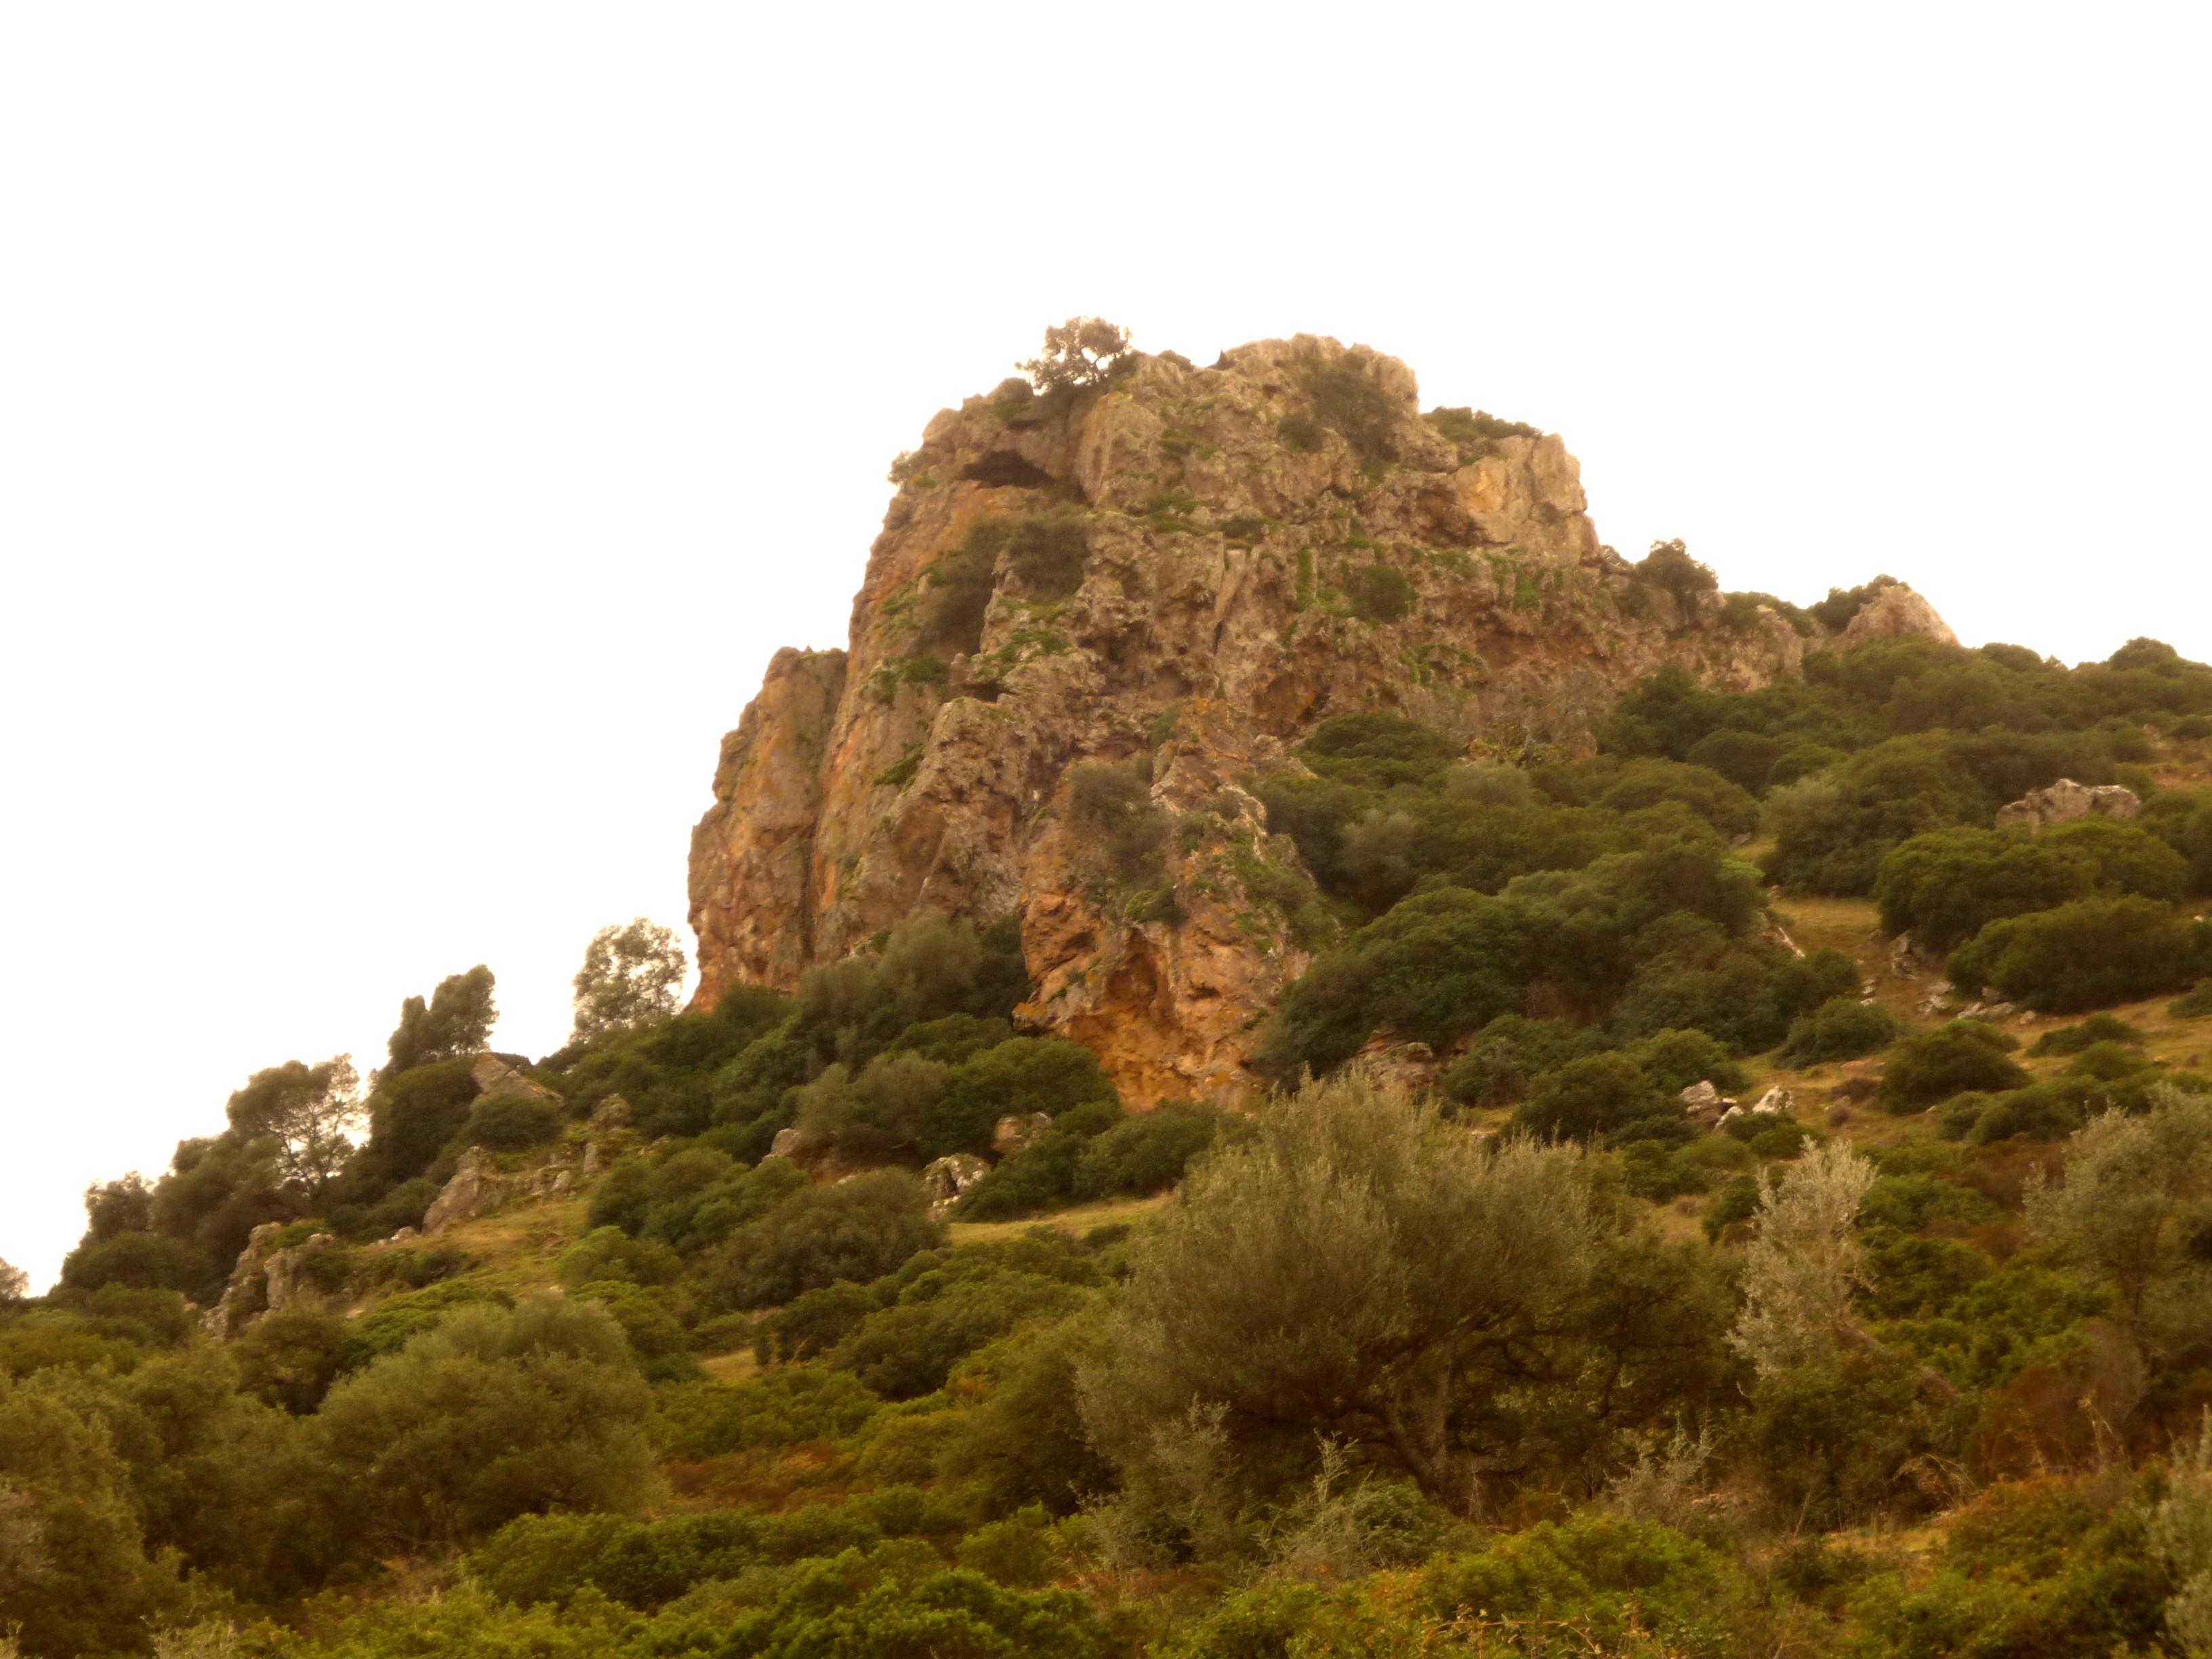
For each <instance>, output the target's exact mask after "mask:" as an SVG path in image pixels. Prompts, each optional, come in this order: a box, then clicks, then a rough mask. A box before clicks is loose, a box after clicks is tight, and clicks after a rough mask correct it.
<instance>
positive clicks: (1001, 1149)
mask: <svg viewBox="0 0 2212 1659" xmlns="http://www.w3.org/2000/svg"><path fill="white" fill-rule="evenodd" d="M1051 1127H1052V1115H1051V1114H1050V1113H1048V1112H1031V1113H1030V1115H1028V1116H1027V1117H1018V1116H1013V1117H1002V1118H1000V1120H999V1123H998V1127H996V1128H994V1130H992V1131H991V1150H992V1151H993V1152H996V1153H997V1154H998V1155H999V1156H1000V1158H1018V1157H1020V1156H1021V1154H1022V1153H1024V1152H1027V1151H1028V1150H1029V1149H1030V1147H1031V1146H1035V1145H1036V1141H1037V1137H1038V1136H1040V1135H1042V1134H1043V1133H1044V1132H1045V1131H1046V1130H1048V1129H1049V1128H1051Z"/></svg>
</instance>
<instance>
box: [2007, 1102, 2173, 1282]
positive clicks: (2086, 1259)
mask: <svg viewBox="0 0 2212 1659" xmlns="http://www.w3.org/2000/svg"><path fill="white" fill-rule="evenodd" d="M2150 1099H2151V1109H2150V1110H2148V1112H2145V1113H2143V1114H2142V1115H2141V1116H2138V1117H2130V1116H2128V1115H2125V1114H2124V1113H2121V1112H2105V1113H2101V1114H2100V1115H2098V1116H2096V1117H2093V1118H2092V1119H2090V1121H2088V1122H2087V1124H2086V1125H2084V1126H2083V1127H2081V1128H2080V1129H2078V1130H2076V1131H2075V1133H2074V1135H2073V1137H2072V1139H2069V1141H2068V1142H2067V1143H2066V1172H2065V1179H2064V1181H2063V1183H2062V1184H2060V1185H2057V1186H2051V1185H2050V1184H2049V1183H2047V1182H2034V1183H2033V1184H2031V1186H2030V1187H2029V1188H2028V1191H2027V1223H2028V1229H2029V1231H2030V1232H2031V1233H2032V1234H2033V1236H2034V1237H2036V1239H2037V1240H2038V1241H2039V1242H2040V1243H2047V1244H2051V1245H2053V1246H2055V1247H2056V1248H2057V1249H2059V1250H2060V1251H2061V1252H2063V1254H2065V1255H2069V1256H2071V1257H2073V1258H2074V1259H2075V1261H2080V1262H2081V1263H2082V1264H2083V1265H2084V1266H2087V1267H2092V1268H2093V1269H2095V1270H2096V1271H2097V1272H2100V1273H2103V1274H2104V1275H2105V1276H2106V1278H2107V1279H2111V1280H2112V1285H2113V1286H2114V1288H2115V1289H2116V1290H2118V1292H2119V1296H2120V1304H2121V1306H2122V1307H2123V1308H2124V1309H2125V1310H2127V1313H2128V1315H2129V1316H2130V1318H2136V1317H2138V1316H2141V1315H2142V1312H2143V1310H2144V1304H2145V1300H2146V1297H2147V1294H2148V1292H2149V1291H2152V1289H2153V1288H2154V1286H2157V1285H2160V1282H2161V1281H2165V1280H2168V1279H2172V1278H2173V1277H2174V1276H2175V1275H2176V1274H2177V1273H2182V1272H2184V1271H2185V1270H2186V1269H2190V1268H2192V1267H2194V1265H2195V1264H2194V1263H2192V1262H2191V1261H2190V1259H2189V1258H2190V1255H2191V1249H2192V1248H2193V1245H2194V1243H2195V1241H2196V1240H2197V1239H2198V1238H2201V1237H2203V1232H2202V1231H2201V1230H2202V1229H2203V1226H2204V1225H2205V1222H2206V1219H2207V1216H2208V1212H2212V1099H2207V1098H2206V1097H2203V1096H2202V1095H2189V1094H2184V1093H2182V1092H2181V1091H2179V1090H2178V1089H2175V1088H2173V1087H2172V1086H2171V1085H2160V1087H2158V1088H2156V1089H2154V1090H2153V1091H2151V1096H2150Z"/></svg>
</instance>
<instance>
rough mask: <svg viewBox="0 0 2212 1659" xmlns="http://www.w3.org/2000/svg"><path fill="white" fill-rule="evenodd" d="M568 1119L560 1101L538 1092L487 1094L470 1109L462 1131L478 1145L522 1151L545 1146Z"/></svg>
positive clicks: (496, 1150)
mask: <svg viewBox="0 0 2212 1659" xmlns="http://www.w3.org/2000/svg"><path fill="white" fill-rule="evenodd" d="M565 1121H567V1115H566V1114H565V1113H564V1112H562V1109H561V1103H560V1102H558V1101H555V1100H541V1099H539V1098H538V1097H536V1096H535V1095H520V1094H500V1095H485V1096H484V1097H482V1098H481V1099H479V1100H478V1101H477V1103H476V1105H475V1107H474V1108H473V1109H471V1111H470V1113H469V1121H468V1123H467V1125H466V1126H465V1127H464V1129H463V1130H462V1133H463V1134H464V1135H465V1137H466V1138H467V1139H469V1140H470V1141H471V1143H473V1144H474V1145H476V1146H489V1147H490V1148H491V1149H492V1150H493V1151H495V1152H525V1151H527V1150H528V1149H529V1148H531V1147H532V1146H544V1144H545V1143H546V1142H547V1141H549V1140H550V1139H553V1138H554V1137H555V1136H556V1135H558V1134H559V1133H561V1127H562V1124H563V1123H564V1122H565Z"/></svg>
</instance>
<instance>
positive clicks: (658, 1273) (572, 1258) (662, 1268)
mask: <svg viewBox="0 0 2212 1659" xmlns="http://www.w3.org/2000/svg"><path fill="white" fill-rule="evenodd" d="M683 1275H684V1263H683V1261H682V1260H681V1259H680V1258H679V1257H678V1255H677V1254H676V1252H675V1251H673V1250H671V1249H669V1248H668V1247H667V1246H666V1245H665V1244H663V1243H659V1241H658V1240H655V1239H647V1238H632V1237H629V1235H628V1234H627V1233H625V1232H623V1231H622V1230H621V1229H620V1228H617V1227H598V1228H594V1229H593V1230H592V1231H590V1232H588V1233H586V1234H585V1235H584V1237H581V1238H580V1239H578V1240H577V1241H576V1242H575V1243H574V1244H571V1245H570V1246H569V1247H568V1249H565V1250H563V1251H562V1252H561V1255H560V1256H559V1258H558V1259H557V1260H556V1261H555V1262H554V1263H553V1277H554V1278H556V1279H558V1280H560V1281H561V1283H562V1284H563V1285H567V1286H568V1288H569V1289H570V1290H572V1291H573V1290H575V1289H578V1288H579V1287H580V1286H582V1285H590V1284H593V1283H595V1282H599V1281H602V1280H604V1281H608V1282H611V1283H615V1284H621V1285H673V1284H674V1283H675V1282H676V1281H677V1280H678V1279H680V1278H682V1277H683Z"/></svg>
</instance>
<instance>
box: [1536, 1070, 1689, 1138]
mask: <svg viewBox="0 0 2212 1659" xmlns="http://www.w3.org/2000/svg"><path fill="white" fill-rule="evenodd" d="M1681 1117H1682V1108H1681V1103H1680V1102H1679V1101H1675V1100H1672V1099H1669V1098H1668V1096H1667V1095H1666V1094H1665V1093H1663V1092H1662V1091H1661V1090H1660V1089H1659V1088H1658V1086H1657V1085H1655V1084H1654V1083H1653V1082H1652V1080H1651V1078H1650V1074H1649V1073H1646V1072H1645V1071H1644V1068H1643V1067H1642V1066H1638V1065H1637V1064H1636V1063H1635V1061H1633V1060H1631V1059H1629V1057H1628V1056H1627V1055H1626V1054H1590V1055H1588V1056H1586V1057H1585V1058H1583V1059H1581V1060H1569V1061H1567V1062H1566V1064H1565V1065H1564V1066H1560V1067H1559V1070H1557V1071H1555V1072H1552V1073H1547V1075H1546V1076H1544V1077H1542V1078H1541V1079H1538V1081H1537V1083H1536V1085H1535V1086H1534V1088H1533V1089H1531V1090H1530V1091H1529V1092H1528V1100H1527V1101H1526V1102H1525V1103H1523V1104H1522V1107H1521V1108H1520V1109H1519V1110H1518V1111H1516V1112H1515V1113H1514V1115H1513V1121H1514V1125H1515V1127H1518V1128H1522V1129H1525V1130H1527V1131H1528V1133H1531V1134H1534V1135H1540V1136H1546V1137H1558V1138H1559V1139H1571V1140H1592V1139H1597V1138H1598V1137H1600V1136H1601V1135H1604V1136H1612V1137H1613V1138H1615V1139H1621V1140H1633V1139H1646V1138H1649V1137H1650V1134H1652V1133H1658V1134H1660V1135H1664V1134H1666V1133H1668V1131H1669V1129H1671V1128H1672V1127H1673V1126H1674V1124H1675V1123H1678V1122H1680V1121H1681ZM1685 1127H1686V1126H1685Z"/></svg>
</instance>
